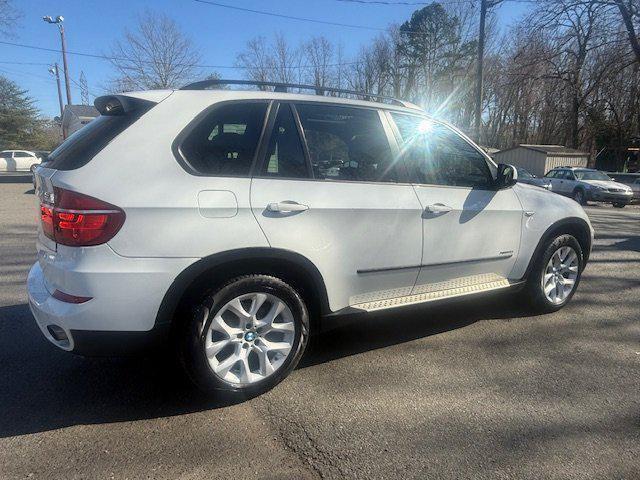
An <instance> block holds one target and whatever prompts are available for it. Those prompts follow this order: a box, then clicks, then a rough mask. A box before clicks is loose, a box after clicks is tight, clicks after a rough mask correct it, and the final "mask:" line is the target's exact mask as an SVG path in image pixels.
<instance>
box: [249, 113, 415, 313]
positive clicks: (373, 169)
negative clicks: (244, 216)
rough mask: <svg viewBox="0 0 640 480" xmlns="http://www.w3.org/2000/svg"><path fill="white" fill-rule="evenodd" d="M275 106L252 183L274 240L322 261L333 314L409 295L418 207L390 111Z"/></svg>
mask: <svg viewBox="0 0 640 480" xmlns="http://www.w3.org/2000/svg"><path fill="white" fill-rule="evenodd" d="M274 107H275V108H273V109H272V118H271V120H270V122H269V124H270V127H269V129H268V130H269V132H270V133H269V135H267V136H266V138H267V139H268V142H266V143H265V145H264V146H263V149H262V151H261V154H260V156H259V158H260V159H261V162H259V166H258V167H257V172H256V173H255V174H254V178H253V180H252V185H251V206H252V208H253V212H254V214H255V216H256V218H257V219H258V222H259V223H260V226H261V227H262V229H263V230H264V232H265V235H266V236H267V239H268V241H269V243H270V245H271V246H272V247H276V248H281V249H286V250H291V251H294V252H297V253H299V254H302V255H304V256H305V257H307V258H308V259H309V260H311V261H312V262H313V263H314V264H315V265H316V266H317V268H318V269H319V270H320V273H321V274H322V276H323V278H324V280H325V284H326V287H327V293H328V296H329V303H330V308H331V309H332V310H337V309H340V308H344V307H346V306H348V305H354V304H358V303H365V302H370V301H375V300H382V299H388V298H394V297H400V296H403V295H409V293H410V292H411V290H412V288H413V285H414V283H415V281H416V278H417V275H418V271H419V265H420V257H421V255H422V225H421V223H422V220H421V213H422V208H421V206H420V203H419V201H418V199H417V197H416V195H415V192H414V191H413V188H412V186H411V185H410V184H409V183H406V181H405V180H406V178H405V171H404V169H403V168H402V166H401V165H400V164H399V163H398V162H397V161H396V159H397V152H394V151H392V145H391V142H389V139H390V135H391V131H390V130H389V126H388V125H387V124H386V120H385V118H384V116H383V115H382V114H381V112H380V111H378V110H376V109H370V108H360V107H358V108H356V107H351V106H339V105H332V104H326V103H296V104H295V105H294V104H290V103H284V102H283V103H280V104H279V105H275V106H274ZM301 138H303V139H306V141H302V142H301V140H300V139H301Z"/></svg>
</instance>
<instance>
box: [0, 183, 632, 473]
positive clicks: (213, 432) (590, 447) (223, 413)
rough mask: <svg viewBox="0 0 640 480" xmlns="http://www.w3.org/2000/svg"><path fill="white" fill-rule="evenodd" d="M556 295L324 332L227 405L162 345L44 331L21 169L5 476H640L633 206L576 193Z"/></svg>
mask: <svg viewBox="0 0 640 480" xmlns="http://www.w3.org/2000/svg"><path fill="white" fill-rule="evenodd" d="M587 211H588V213H589V216H590V217H591V219H592V222H593V225H594V228H595V229H596V232H597V233H596V234H597V238H596V242H595V246H594V250H593V254H592V259H591V262H590V263H589V265H588V267H587V270H586V271H585V274H584V276H583V280H582V283H581V285H580V288H579V290H578V292H577V294H576V296H575V297H574V300H573V302H572V303H571V304H570V305H569V306H568V307H567V308H565V309H564V310H562V311H560V312H558V313H555V314H551V315H544V316H537V317H529V316H527V313H526V311H525V310H523V309H522V308H521V307H519V306H518V304H517V303H516V302H514V300H513V299H512V298H511V297H504V296H499V297H492V298H491V299H486V300H484V301H481V302H478V301H473V302H465V303H464V304H462V305H457V306H451V305H447V306H439V307H430V308H421V309H410V310H406V311H401V312H396V313H391V314H389V313H387V314H385V315H381V314H378V315H376V316H373V317H370V318H368V319H367V320H366V321H357V322H354V323H350V324H349V325H346V326H344V327H340V328H338V329H336V330H333V331H331V332H329V333H327V334H325V335H323V336H322V337H320V338H319V339H318V342H317V346H316V348H315V351H314V352H312V353H311V354H309V355H307V356H306V357H305V358H304V360H303V364H302V365H301V366H300V367H299V368H298V369H297V370H296V371H295V372H293V374H292V375H291V376H290V377H289V378H288V379H287V380H286V381H285V382H284V383H282V384H281V385H279V386H278V387H276V388H275V389H274V390H272V391H271V392H269V393H268V394H266V395H263V396H262V397H259V398H255V399H252V400H250V401H247V402H244V403H240V404H236V405H225V404H223V403H220V402H219V401H216V400H215V399H207V398H204V397H202V396H201V395H200V394H199V393H198V392H197V391H195V390H193V389H192V388H191V387H190V386H189V385H188V384H187V383H186V382H185V381H184V380H183V379H182V377H181V376H180V375H179V374H178V373H177V372H176V371H175V370H174V369H173V368H172V366H171V364H170V363H169V362H168V361H166V360H165V359H162V358H158V357H153V358H144V359H136V358H125V359H106V358H103V359H86V358H81V357H77V356H73V355H69V354H65V353H64V352H61V351H58V350H57V349H56V348H55V347H53V346H51V345H49V344H48V343H47V342H46V341H45V340H44V338H43V337H42V336H41V334H40V333H39V331H38V329H37V327H36V325H35V323H34V321H33V319H32V317H31V314H30V313H29V310H28V307H27V305H26V294H25V291H24V284H25V279H26V275H27V271H28V269H29V267H30V265H31V263H32V262H33V261H34V258H35V250H34V238H35V236H34V228H35V227H34V225H35V215H36V213H35V198H34V196H33V194H32V191H31V186H30V184H29V183H0V272H1V275H0V478H45V479H48V478H96V479H98V478H172V479H173V478H180V479H197V478H227V477H231V476H235V477H245V478H266V479H279V478H291V479H298V478H367V479H369V478H421V479H424V478H437V479H444V478H474V479H485V478H486V479H507V478H545V479H554V478H558V479H568V478H572V479H573V478H575V479H585V478H594V479H596V478H597V479H602V478H611V479H623V478H624V479H637V478H640V208H637V207H632V208H625V209H623V210H620V209H613V208H609V207H587Z"/></svg>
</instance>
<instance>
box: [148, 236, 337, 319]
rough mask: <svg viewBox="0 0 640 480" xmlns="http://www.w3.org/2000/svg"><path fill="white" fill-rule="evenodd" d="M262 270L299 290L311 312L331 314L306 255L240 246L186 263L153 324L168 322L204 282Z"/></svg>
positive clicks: (218, 281) (321, 283) (215, 282)
mask: <svg viewBox="0 0 640 480" xmlns="http://www.w3.org/2000/svg"><path fill="white" fill-rule="evenodd" d="M251 273H254V274H255V273H263V274H267V275H273V276H277V277H278V278H281V279H282V280H284V281H286V282H288V283H291V284H292V286H293V287H295V288H297V289H299V291H300V294H301V295H302V296H303V298H304V300H305V301H306V303H307V307H308V308H309V309H310V312H309V313H310V314H311V316H312V317H313V316H314V315H313V314H319V315H324V314H327V313H330V309H329V300H328V296H327V290H326V286H325V283H324V279H323V277H322V274H321V273H320V271H319V270H318V268H317V267H316V266H315V265H314V264H313V262H311V260H309V259H308V258H306V257H304V256H303V255H300V254H298V253H296V252H292V251H290V250H283V249H276V248H267V247H264V248H263V247H260V248H242V249H236V250H229V251H226V252H221V253H217V254H214V255H210V256H208V257H204V258H202V259H200V260H198V261H197V262H195V263H193V264H191V265H189V266H188V267H187V268H186V269H184V270H183V271H182V272H181V273H180V274H179V275H178V276H177V277H176V279H175V280H174V281H173V283H172V284H171V286H170V287H169V289H168V290H167V292H166V293H165V295H164V297H163V299H162V302H161V304H160V308H159V310H158V314H157V316H156V322H155V326H156V327H161V326H166V325H171V324H173V323H174V320H175V319H176V317H179V313H180V312H181V311H184V308H185V307H186V306H187V305H188V304H189V301H190V300H193V299H194V296H195V295H197V294H199V293H200V292H202V289H203V288H205V285H212V286H216V285H220V284H221V283H223V282H225V281H228V280H230V279H231V278H233V277H236V276H239V275H244V274H251Z"/></svg>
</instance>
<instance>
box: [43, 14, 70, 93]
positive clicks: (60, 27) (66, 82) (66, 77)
mask: <svg viewBox="0 0 640 480" xmlns="http://www.w3.org/2000/svg"><path fill="white" fill-rule="evenodd" d="M42 20H44V21H45V22H47V23H51V24H54V25H58V30H60V41H61V43H62V66H63V68H64V85H65V88H66V90H67V105H71V85H70V83H69V66H68V65H67V42H66V40H65V37H64V26H63V25H62V22H64V17H63V16H62V15H58V16H57V17H56V18H55V19H53V18H52V17H50V16H45V17H42Z"/></svg>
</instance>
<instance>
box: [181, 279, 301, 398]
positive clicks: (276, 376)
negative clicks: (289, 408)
mask: <svg viewBox="0 0 640 480" xmlns="http://www.w3.org/2000/svg"><path fill="white" fill-rule="evenodd" d="M248 293H268V294H271V295H274V296H276V297H278V299H280V300H281V301H283V302H284V303H285V304H286V305H287V306H288V307H289V309H290V310H291V313H292V314H293V321H294V327H295V333H294V343H293V346H292V348H291V350H290V352H289V354H288V356H287V358H286V360H285V361H284V363H282V365H281V366H280V367H279V368H278V369H277V370H276V371H275V372H273V373H272V374H271V375H269V376H267V377H265V378H264V379H262V380H260V381H257V382H255V383H250V384H245V385H243V384H237V383H231V382H228V381H225V380H223V379H222V378H220V377H219V376H218V375H217V374H216V373H214V371H213V370H212V368H211V367H210V365H209V361H208V360H207V357H206V353H205V349H204V342H205V335H206V332H207V331H208V327H209V325H210V324H211V321H212V320H213V318H214V316H215V314H216V313H217V312H218V311H219V310H220V309H221V308H222V307H223V306H224V305H226V304H227V303H228V302H229V301H231V300H233V299H234V298H236V297H238V296H240V295H244V294H248ZM205 309H208V311H209V312H210V314H209V315H208V316H207V315H205V312H206V310H205ZM192 312H193V313H192V315H191V317H190V318H189V320H188V321H187V322H186V324H185V325H183V328H182V330H181V332H180V334H179V335H180V337H181V338H179V339H178V340H179V345H178V347H179V348H178V355H179V358H180V362H181V363H182V366H183V367H184V369H185V371H186V372H187V374H188V376H189V377H190V378H191V380H192V381H193V382H194V383H195V384H196V386H198V387H199V388H200V389H201V390H203V391H205V392H207V393H216V394H217V395H218V396H225V397H227V398H229V399H232V400H245V399H249V398H252V397H255V396H257V395H260V394H262V393H264V392H266V391H268V390H270V389H271V388H273V387H274V386H276V385H277V384H278V383H280V382H281V381H282V380H283V379H284V378H285V377H286V376H287V375H289V373H291V371H292V370H293V369H294V368H295V367H296V365H297V364H298V362H299V361H300V358H302V355H303V354H304V352H305V349H306V347H307V343H308V338H309V314H308V311H307V307H306V305H305V303H304V301H303V299H302V297H301V296H300V294H299V293H298V292H297V291H296V290H295V289H294V288H293V287H291V286H290V285H288V284H287V283H285V282H284V281H282V280H280V279H279V278H275V277H271V276H268V275H245V276H241V277H238V278H235V279H233V280H231V281H229V282H227V283H226V284H224V285H223V286H222V287H219V288H217V289H215V290H213V291H210V292H207V293H205V294H204V295H203V296H202V297H201V298H200V300H199V301H197V302H195V304H194V305H192Z"/></svg>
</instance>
